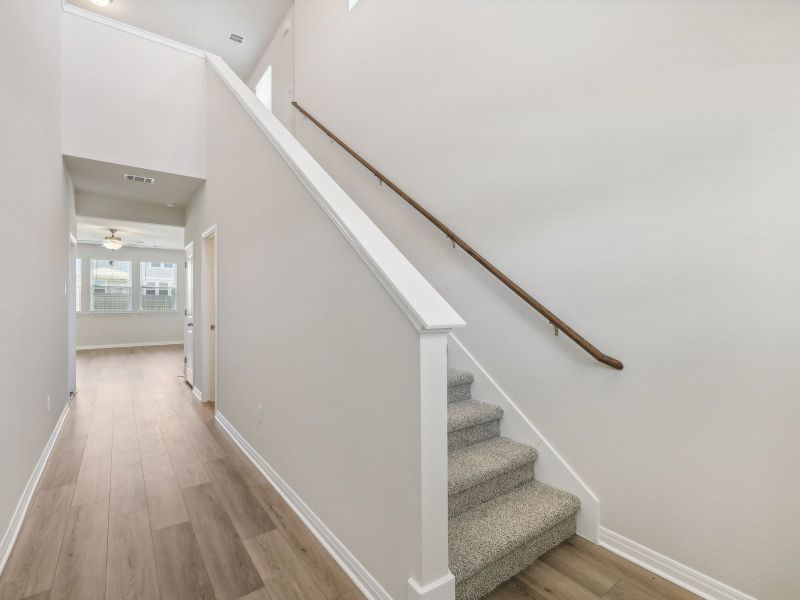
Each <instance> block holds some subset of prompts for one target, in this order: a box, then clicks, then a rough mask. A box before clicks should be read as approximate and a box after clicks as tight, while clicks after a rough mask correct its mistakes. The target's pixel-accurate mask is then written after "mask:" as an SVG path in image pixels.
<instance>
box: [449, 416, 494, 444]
mask: <svg viewBox="0 0 800 600" xmlns="http://www.w3.org/2000/svg"><path fill="white" fill-rule="evenodd" d="M499 435H500V419H496V420H494V421H487V422H486V423H481V424H480V425H475V426H473V427H467V428H465V429H459V430H458V431H451V432H450V433H448V434H447V449H448V450H458V449H459V448H463V447H465V446H469V445H471V444H477V443H478V442H483V441H484V440H489V439H492V438H494V437H498V436H499Z"/></svg>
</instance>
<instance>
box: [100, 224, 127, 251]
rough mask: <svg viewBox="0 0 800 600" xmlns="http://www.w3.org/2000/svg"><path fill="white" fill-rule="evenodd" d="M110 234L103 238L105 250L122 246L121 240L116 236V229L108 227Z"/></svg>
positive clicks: (112, 249)
mask: <svg viewBox="0 0 800 600" xmlns="http://www.w3.org/2000/svg"><path fill="white" fill-rule="evenodd" d="M109 231H110V232H111V235H107V236H106V237H105V239H103V248H105V249H106V250H111V251H112V252H113V251H114V250H119V249H120V248H122V240H121V239H120V238H118V237H117V230H116V229H109Z"/></svg>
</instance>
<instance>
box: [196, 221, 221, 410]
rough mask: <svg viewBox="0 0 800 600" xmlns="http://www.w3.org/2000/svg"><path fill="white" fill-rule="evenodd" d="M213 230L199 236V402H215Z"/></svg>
mask: <svg viewBox="0 0 800 600" xmlns="http://www.w3.org/2000/svg"><path fill="white" fill-rule="evenodd" d="M217 279H218V274H217V226H216V225H214V226H213V227H211V228H209V229H208V230H207V231H205V232H204V233H203V236H202V254H201V273H200V287H201V294H200V297H201V302H202V305H201V309H200V310H201V313H202V316H203V319H202V320H203V328H204V331H203V335H202V338H203V340H204V342H203V350H204V352H203V357H204V359H203V373H204V380H205V386H204V387H203V401H204V402H214V403H215V408H216V402H217Z"/></svg>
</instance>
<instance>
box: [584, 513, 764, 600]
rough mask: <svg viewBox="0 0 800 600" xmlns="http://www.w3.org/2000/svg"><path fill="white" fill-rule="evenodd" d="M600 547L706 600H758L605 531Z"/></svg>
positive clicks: (600, 534) (631, 541) (601, 537)
mask: <svg viewBox="0 0 800 600" xmlns="http://www.w3.org/2000/svg"><path fill="white" fill-rule="evenodd" d="M598 544H600V545H601V546H602V547H603V548H606V549H608V550H611V552H613V553H614V554H617V555H619V556H621V557H622V558H624V559H626V560H629V561H631V562H632V563H636V564H637V565H639V566H640V567H643V568H645V569H647V570H648V571H650V572H651V573H655V574H656V575H658V576H660V577H663V578H664V579H666V580H668V581H671V582H672V583H674V584H675V585H678V586H680V587H682V588H683V589H685V590H688V591H690V592H692V593H693V594H697V595H698V596H700V597H701V598H705V600H756V598H754V597H753V596H750V595H749V594H745V593H744V592H741V591H739V590H737V589H734V588H732V587H731V586H729V585H726V584H724V583H722V582H721V581H717V580H716V579H714V578H713V577H709V576H708V575H705V574H704V573H700V572H699V571H696V570H695V569H692V568H691V567H688V566H686V565H684V564H683V563H680V562H678V561H677V560H673V559H671V558H669V557H667V556H664V555H663V554H660V553H658V552H656V551H655V550H651V549H650V548H648V547H647V546H643V545H642V544H639V543H638V542H634V541H633V540H629V539H628V538H626V537H625V536H622V535H620V534H618V533H615V532H613V531H611V530H609V529H606V528H605V527H600V532H599V540H598Z"/></svg>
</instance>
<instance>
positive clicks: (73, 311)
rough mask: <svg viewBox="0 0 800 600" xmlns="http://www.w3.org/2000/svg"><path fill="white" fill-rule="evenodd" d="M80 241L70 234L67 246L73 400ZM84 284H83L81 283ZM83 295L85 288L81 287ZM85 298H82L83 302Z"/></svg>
mask: <svg viewBox="0 0 800 600" xmlns="http://www.w3.org/2000/svg"><path fill="white" fill-rule="evenodd" d="M77 261H78V240H77V238H76V237H75V236H74V235H73V234H72V233H71V232H70V234H69V243H68V246H67V263H68V265H67V290H66V293H67V395H68V396H69V399H70V400H71V399H72V398H73V397H74V396H75V394H76V393H77V392H78V377H77V362H78V355H77V345H78V343H77V342H78V313H77V296H76V291H77V284H78V283H79V282H78V278H77V276H78V273H77V267H78V264H77ZM82 278H83V262H81V279H82ZM80 283H83V282H80ZM81 295H83V286H81ZM82 301H83V298H81V302H82Z"/></svg>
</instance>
